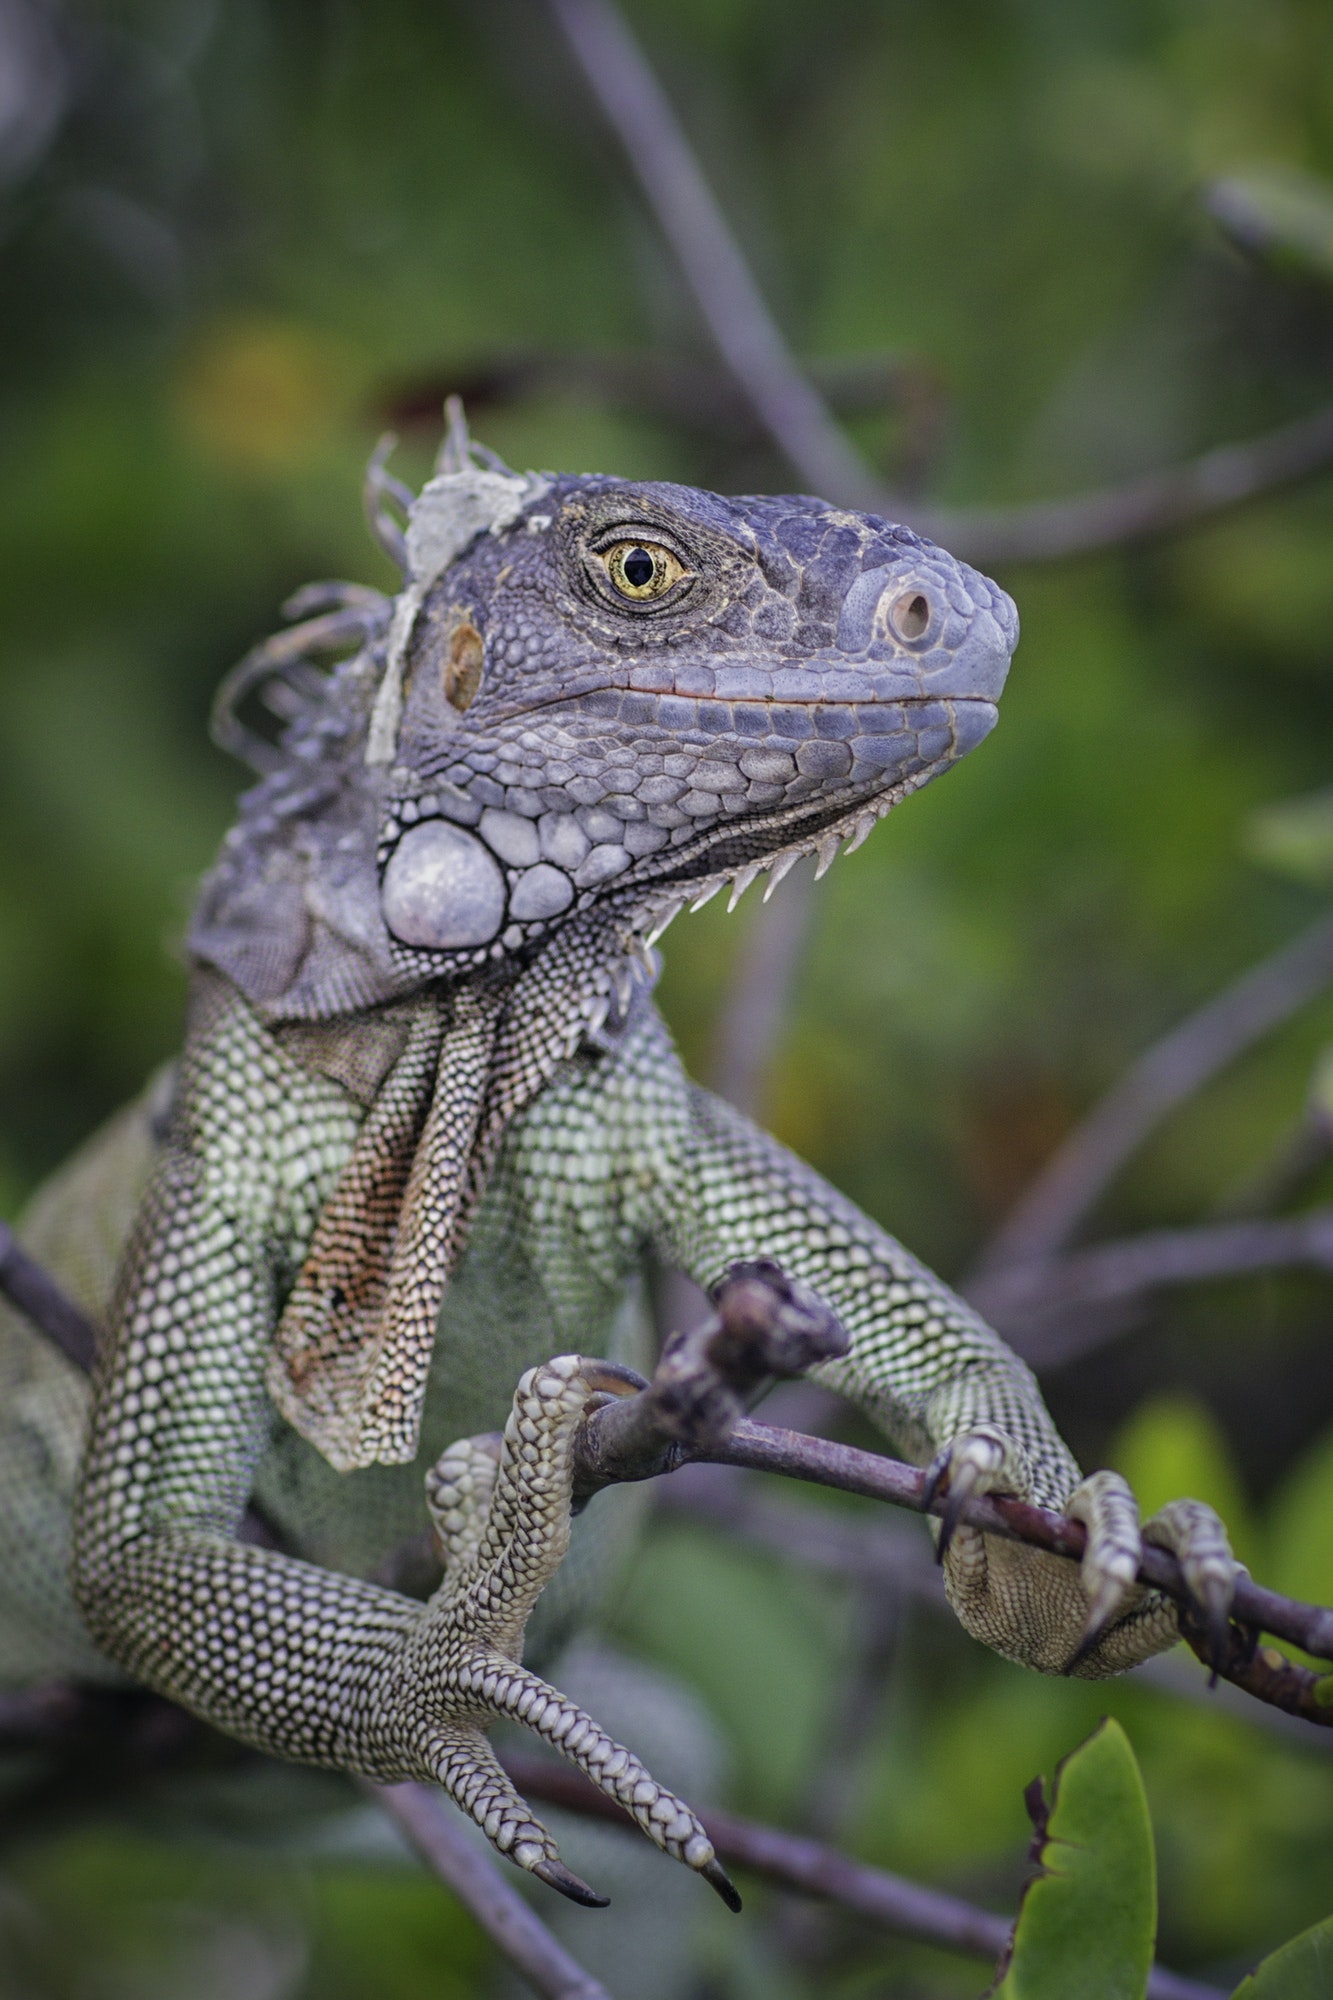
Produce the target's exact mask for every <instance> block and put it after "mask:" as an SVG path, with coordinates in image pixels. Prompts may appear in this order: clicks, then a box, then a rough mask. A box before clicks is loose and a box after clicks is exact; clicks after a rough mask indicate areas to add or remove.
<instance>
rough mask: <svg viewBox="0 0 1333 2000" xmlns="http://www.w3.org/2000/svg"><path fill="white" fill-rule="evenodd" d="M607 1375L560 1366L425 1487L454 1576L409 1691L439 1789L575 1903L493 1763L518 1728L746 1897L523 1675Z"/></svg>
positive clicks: (589, 1728) (620, 1765)
mask: <svg viewBox="0 0 1333 2000" xmlns="http://www.w3.org/2000/svg"><path fill="white" fill-rule="evenodd" d="M606 1381H607V1369H606V1364H604V1363H601V1362H592V1361H590V1362H584V1361H583V1359H582V1358H581V1357H580V1356H578V1355H568V1354H566V1355H559V1356H557V1357H556V1358H555V1359H554V1360H552V1361H548V1362H544V1363H542V1364H541V1365H540V1366H539V1367H537V1368H531V1369H529V1370H528V1372H527V1373H526V1374H525V1375H524V1376H523V1378H522V1380H521V1381H520V1382H519V1385H518V1388H517V1390H516V1391H515V1394H514V1402H513V1407H512V1409H511V1411H510V1415H509V1421H508V1423H507V1424H506V1426H505V1430H504V1436H503V1438H502V1439H499V1440H497V1439H495V1438H494V1437H490V1436H486V1437H480V1438H466V1439H463V1440H461V1441H460V1442H459V1443H457V1444H453V1445H451V1446H450V1447H449V1449H448V1450H447V1451H446V1452H445V1453H444V1454H443V1455H442V1456H441V1458H440V1459H439V1460H438V1461H437V1463H436V1464H435V1465H434V1466H433V1467H432V1469H431V1471H430V1472H429V1473H428V1474H427V1478H426V1492H427V1505H428V1507H429V1510H430V1513H431V1517H432V1521H433V1523H434V1526H435V1531H436V1535H437V1537H438V1539H439V1542H440V1546H441V1550H442V1553H443V1554H444V1557H445V1561H446V1564H447V1568H446V1572H445V1578H444V1582H443V1583H442V1584H441V1586H440V1588H439V1590H438V1591H437V1592H436V1594H435V1596H434V1597H433V1598H432V1599H431V1601H430V1603H429V1605H427V1607H426V1609H425V1611H424V1613H423V1615H422V1624H421V1629H420V1631H419V1633H418V1635H417V1638H416V1640H415V1643H414V1645H413V1648H412V1652H413V1655H414V1657H413V1661H412V1668H413V1679H414V1681H415V1680H416V1679H417V1677H418V1676H420V1682H419V1684H424V1685H429V1686H433V1687H434V1689H435V1690H437V1695H436V1700H437V1701H438V1703H439V1705H440V1707H441V1708H442V1709H443V1712H444V1714H443V1718H442V1720H443V1727H440V1726H439V1725H438V1723H437V1726H436V1728H435V1730H434V1732H433V1735H432V1737H431V1740H430V1743H429V1745H428V1747H427V1750H426V1762H427V1764H428V1766H429V1768H430V1769H431V1772H432V1775H434V1776H435V1777H436V1778H437V1780H438V1781H439V1783H440V1784H442V1785H443V1786H444V1787H445V1789H446V1790H447V1791H448V1792H449V1794H450V1796H451V1797H452V1798H453V1799H454V1800H455V1801H456V1802H457V1803H458V1804H459V1805H460V1806H461V1807H462V1808H463V1810H464V1811H465V1812H467V1813H469V1814H470V1815H471V1817H472V1818H473V1819H474V1820H476V1822H477V1824H478V1825H479V1826H480V1827H481V1828H482V1829H483V1831H484V1832H485V1833H486V1834H487V1836H488V1837H489V1838H490V1839H491V1841H492V1842H493V1843H494V1844H495V1846H496V1847H497V1848H499V1850H500V1851H501V1852H502V1853H504V1854H507V1855H509V1857H510V1859H511V1860H513V1861H515V1862H517V1864H518V1865H519V1866H520V1867H522V1868H526V1869H528V1870H529V1871H530V1872H531V1873H533V1874H535V1875H537V1876H538V1877H540V1879H541V1880H542V1881H545V1882H548V1883H549V1884H550V1885H551V1887H552V1888H555V1889H558V1890H559V1891H560V1892H561V1894H562V1895H567V1896H570V1897H572V1898H573V1899H574V1900H575V1901H576V1902H583V1903H589V1904H597V1903H600V1902H601V1901H602V1900H603V1899H602V1898H600V1897H598V1896H597V1895H596V1894H595V1892H594V1891H593V1890H591V1889H590V1888H589V1887H588V1886H587V1884H586V1883H584V1882H581V1881H580V1880H579V1878H578V1877H577V1876H575V1875H572V1874H571V1873H570V1871H569V1870H568V1869H567V1868H566V1867H565V1865H564V1863H563V1862H562V1861H561V1860H560V1858H559V1855H558V1853H557V1852H556V1847H555V1843H554V1841H553V1840H552V1839H551V1837H550V1835H549V1834H548V1833H547V1832H546V1830H545V1828H544V1827H543V1826H542V1825H541V1823H540V1822H539V1821H537V1820H536V1819H534V1818H533V1816H532V1815H531V1813H530V1812H529V1811H528V1808H527V1806H526V1805H525V1804H524V1802H523V1800H522V1798H521V1797H520V1796H519V1794H518V1793H517V1792H516V1791H515V1789H514V1786H513V1784H512V1783H511V1782H510V1780H509V1778H508V1777H507V1776H506V1775H505V1773H504V1771H503V1770H502V1769H501V1767H500V1765H499V1764H498V1762H497V1761H496V1759H495V1756H494V1754H493V1752H492V1751H491V1749H490V1746H489V1744H488V1743H487V1742H486V1740H485V1737H484V1735H483V1733H482V1732H483V1731H484V1730H485V1729H486V1728H487V1727H488V1726H489V1724H490V1723H491V1722H492V1721H493V1720H495V1719H496V1718H498V1717H504V1718H506V1719H507V1720H509V1721H512V1722H518V1723H521V1724H522V1725H523V1726H524V1727H525V1728H527V1729H530V1730H531V1731H532V1732H533V1733H534V1735H537V1736H540V1737H541V1738H542V1739H543V1740H544V1741H545V1742H546V1743H549V1744H550V1746H551V1747H552V1749H555V1750H558V1751H559V1752H560V1753H561V1755H562V1756H564V1757H567V1758H568V1759H569V1761H570V1762H571V1763H572V1764H576V1765H577V1766H578V1767H579V1769H580V1770H581V1771H582V1772H583V1773H584V1774H585V1776H587V1777H588V1778H589V1779H591V1781H592V1783H593V1784H594V1785H596V1786H597V1787H598V1789H599V1790H600V1791H603V1792H605V1793H606V1794H607V1796H608V1797H609V1798H612V1799H614V1800H615V1801H616V1802H617V1804H618V1805H620V1806H622V1807H623V1808H624V1810H625V1811H626V1812H627V1813H628V1814H629V1815H630V1817H631V1818H632V1819H633V1820H634V1821H635V1823H636V1824H637V1825H638V1826H639V1827H640V1828H641V1829H642V1831H643V1832H644V1833H646V1834H647V1835H648V1837H649V1839H650V1840H652V1841H653V1842H654V1843H655V1844H656V1845H657V1846H658V1847H660V1848H661V1849H662V1850H663V1852H664V1853H666V1854H670V1855H671V1856H673V1857H674V1858H675V1859H676V1860H678V1861H683V1862H684V1863H685V1865H686V1866H687V1867H689V1868H693V1869H694V1870H695V1871H696V1872H697V1873H699V1874H700V1875H702V1876H703V1877H704V1879H705V1880H706V1881H707V1882H709V1883H710V1884H711V1885H712V1887H713V1888H714V1889H716V1890H717V1892H718V1894H719V1895H720V1896H721V1897H722V1898H723V1900H724V1902H727V1903H728V1904H730V1906H731V1907H732V1908H733V1909H735V1908H739V1906H740V1905H739V1898H738V1897H737V1895H736V1891H735V1889H734V1888H733V1887H732V1885H731V1883H730V1881H729V1880H728V1878H727V1876H726V1874H725V1872H724V1871H723V1869H722V1868H721V1866H720V1864H719V1863H718V1860H717V1857H716V1855H715V1854H714V1851H713V1845H712V1842H711V1841H710V1840H709V1838H708V1834H707V1833H706V1831H705V1829H704V1827H703V1825H702V1823H701V1822H700V1821H699V1819H698V1818H697V1817H696V1815H695V1814H694V1813H693V1812H692V1811H691V1810H690V1808H689V1807H688V1806H687V1805H686V1804H685V1803H684V1801H683V1800H682V1799H679V1798H677V1797H676V1795H675V1793H674V1792H669V1791H667V1790H666V1789H665V1787H664V1786H662V1785H659V1784H658V1783H657V1781H656V1780H655V1779H654V1778H653V1777H652V1776H651V1775H650V1774H649V1772H648V1771H647V1770H646V1769H645V1767H644V1765H643V1764H641V1763H640V1761H639V1759H638V1758H637V1757H636V1756H635V1755H634V1753H633V1752H632V1751H631V1750H627V1749H626V1748H625V1746H624V1745H623V1744H620V1743H617V1742H616V1741H615V1740H614V1739H613V1738H612V1737H610V1736H608V1735H607V1734H606V1732H605V1730H603V1729H601V1728H600V1727H599V1726H598V1724H597V1723H596V1722H594V1720H593V1718H592V1717H591V1716H590V1715H587V1714H585V1712H584V1711H583V1710H582V1709H581V1708H578V1707H576V1706H575V1704H574V1703H573V1702H571V1701H568V1700H567V1699H566V1698H565V1696H564V1695H562V1694H561V1693H560V1691H559V1690H558V1689H557V1688H554V1687H552V1686H551V1685H550V1684H549V1683H548V1682H546V1681H544V1680H542V1679H540V1677H539V1676H538V1675H536V1674H534V1673H532V1672H530V1671H529V1669H527V1668H526V1667H524V1666H522V1665H521V1664H520V1659H521V1653H522V1645H523V1633H524V1628H525V1627H526V1624H527V1621H528V1617H529V1615H530V1613H531V1611H532V1608H533V1606H534V1604H535V1603H536V1601H537V1598H538V1596H539V1595H540V1593H541V1591H542V1589H543V1588H544V1586H545V1585H546V1584H547V1583H548V1582H549V1581H550V1580H551V1578H552V1577H553V1576H554V1575H555V1573H556V1571H557V1569H558V1568H559V1567H560V1564H561V1562H562V1561H563V1559H564V1556H565V1552H566V1550H567V1549H568V1546H569V1522H570V1508H571V1499H572V1489H573V1468H574V1437H575V1433H576V1431H577V1429H578V1426H579V1424H580V1422H581V1421H582V1418H583V1415H584V1412H585V1410H586V1409H587V1407H588V1404H589V1402H590V1401H591V1400H592V1399H594V1398H595V1397H598V1396H600V1395H601V1394H603V1393H604V1392H605V1386H606Z"/></svg>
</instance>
